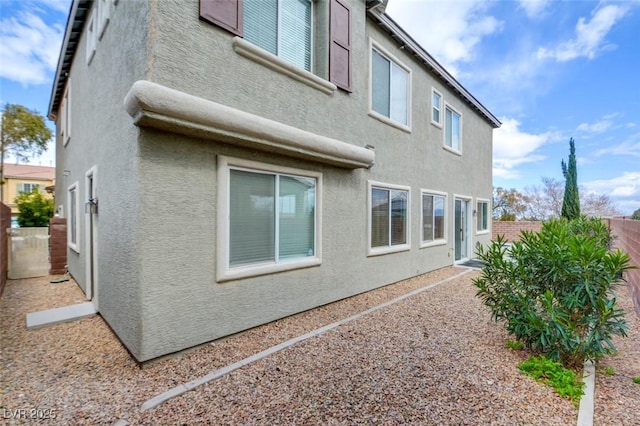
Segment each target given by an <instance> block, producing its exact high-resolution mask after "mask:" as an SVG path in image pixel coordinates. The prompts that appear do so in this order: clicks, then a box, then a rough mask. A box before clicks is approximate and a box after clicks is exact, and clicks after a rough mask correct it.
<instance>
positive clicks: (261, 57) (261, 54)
mask: <svg viewBox="0 0 640 426" xmlns="http://www.w3.org/2000/svg"><path fill="white" fill-rule="evenodd" d="M233 50H235V51H236V52H237V53H238V54H239V55H242V56H244V57H245V58H248V59H251V60H252V61H254V62H257V63H259V64H262V65H264V66H265V67H267V68H270V69H272V70H274V71H276V72H279V73H281V74H284V75H287V76H289V77H291V78H293V79H294V80H298V81H300V82H302V83H304V84H306V85H307V86H310V87H313V88H314V89H317V90H319V91H321V92H324V93H326V94H327V95H333V93H334V92H335V91H336V90H338V88H337V87H336V85H335V84H333V83H331V82H330V81H327V80H325V79H323V78H320V77H318V76H317V75H315V74H313V73H311V72H309V71H307V70H304V69H302V68H299V67H297V66H295V65H293V64H292V63H290V62H287V61H285V60H284V59H282V58H280V57H278V56H276V55H274V54H272V53H269V52H267V51H266V50H264V49H261V48H259V47H258V46H256V45H254V44H252V43H249V42H248V41H246V40H244V39H243V38H241V37H234V39H233Z"/></svg>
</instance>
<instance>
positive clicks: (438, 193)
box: [420, 189, 449, 248]
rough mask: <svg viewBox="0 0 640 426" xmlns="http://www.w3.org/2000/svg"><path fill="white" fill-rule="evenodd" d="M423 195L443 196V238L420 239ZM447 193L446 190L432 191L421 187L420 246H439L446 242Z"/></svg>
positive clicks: (447, 220) (421, 234)
mask: <svg viewBox="0 0 640 426" xmlns="http://www.w3.org/2000/svg"><path fill="white" fill-rule="evenodd" d="M423 195H434V196H436V197H444V217H443V219H442V220H443V224H442V226H444V238H438V239H434V240H433V241H425V240H423V239H422V237H423V235H424V234H423V233H422V229H423V227H424V224H423V223H422V221H423V215H422V210H423V208H424V206H423V205H422V202H423V201H422V196H423ZM448 202H449V200H448V194H447V193H446V192H441V191H432V190H430V189H421V190H420V248H425V247H433V246H441V245H445V244H447V227H448V225H449V219H448V217H447V216H448V215H447V213H448V209H449V205H448Z"/></svg>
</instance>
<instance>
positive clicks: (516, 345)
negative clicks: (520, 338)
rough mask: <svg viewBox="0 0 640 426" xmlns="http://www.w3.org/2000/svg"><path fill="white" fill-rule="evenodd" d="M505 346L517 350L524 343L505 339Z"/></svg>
mask: <svg viewBox="0 0 640 426" xmlns="http://www.w3.org/2000/svg"><path fill="white" fill-rule="evenodd" d="M504 346H505V347H507V348H509V349H511V350H514V351H519V350H520V349H522V348H523V347H524V345H523V344H522V342H517V341H515V340H507V342H506V343H505V344H504Z"/></svg>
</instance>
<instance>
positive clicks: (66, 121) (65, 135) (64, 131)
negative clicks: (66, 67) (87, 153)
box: [60, 79, 71, 146]
mask: <svg viewBox="0 0 640 426" xmlns="http://www.w3.org/2000/svg"><path fill="white" fill-rule="evenodd" d="M60 109H61V112H62V116H61V118H60V136H61V137H62V144H63V146H67V144H68V143H69V141H70V140H71V79H69V80H67V87H66V88H65V91H64V95H63V96H62V105H61V106H60Z"/></svg>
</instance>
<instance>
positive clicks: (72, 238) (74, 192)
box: [67, 182, 78, 252]
mask: <svg viewBox="0 0 640 426" xmlns="http://www.w3.org/2000/svg"><path fill="white" fill-rule="evenodd" d="M67 203H68V206H67V211H68V212H69V213H68V214H69V217H68V218H67V226H68V230H67V244H68V246H69V247H70V248H71V249H72V250H74V251H76V252H77V251H78V183H77V182H76V183H74V184H73V185H71V186H70V187H69V188H68V189H67Z"/></svg>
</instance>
